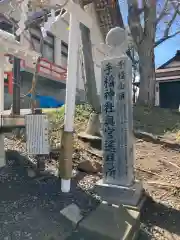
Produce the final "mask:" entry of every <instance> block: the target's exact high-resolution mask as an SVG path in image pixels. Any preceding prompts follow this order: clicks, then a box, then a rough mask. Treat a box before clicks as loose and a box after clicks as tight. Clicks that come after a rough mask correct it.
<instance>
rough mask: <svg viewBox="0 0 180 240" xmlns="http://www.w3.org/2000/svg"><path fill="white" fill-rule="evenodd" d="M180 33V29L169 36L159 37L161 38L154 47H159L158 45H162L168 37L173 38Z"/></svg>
mask: <svg viewBox="0 0 180 240" xmlns="http://www.w3.org/2000/svg"><path fill="white" fill-rule="evenodd" d="M178 34H180V31H177V32H175V33H173V34H171V35H169V36H164V37H163V38H161V39H159V40H157V41H156V42H155V44H154V47H157V46H158V45H160V44H161V43H163V42H165V41H166V40H168V39H171V38H173V37H175V36H177V35H178Z"/></svg>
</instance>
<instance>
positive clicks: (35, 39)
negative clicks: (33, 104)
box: [0, 0, 122, 107]
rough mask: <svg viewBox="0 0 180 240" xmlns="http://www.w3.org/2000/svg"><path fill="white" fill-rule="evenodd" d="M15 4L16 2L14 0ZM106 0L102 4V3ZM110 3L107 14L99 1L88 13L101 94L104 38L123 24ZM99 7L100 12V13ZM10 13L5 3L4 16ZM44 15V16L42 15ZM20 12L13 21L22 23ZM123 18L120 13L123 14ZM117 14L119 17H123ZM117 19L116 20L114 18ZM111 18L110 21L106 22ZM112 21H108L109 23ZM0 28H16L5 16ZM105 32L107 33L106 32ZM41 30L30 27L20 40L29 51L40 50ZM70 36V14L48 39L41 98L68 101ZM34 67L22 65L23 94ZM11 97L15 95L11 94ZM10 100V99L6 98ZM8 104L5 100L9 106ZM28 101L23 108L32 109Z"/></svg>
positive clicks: (81, 92)
mask: <svg viewBox="0 0 180 240" xmlns="http://www.w3.org/2000/svg"><path fill="white" fill-rule="evenodd" d="M13 2H15V0H14V1H13ZM102 2H103V1H101V4H102ZM107 2H109V1H104V6H106V7H107V9H108V10H107V9H106V11H105V10H103V8H102V5H101V6H99V5H98V1H93V3H92V2H91V1H89V3H88V4H87V5H86V6H85V11H86V12H87V13H88V14H89V15H90V16H91V17H92V20H93V28H92V29H91V42H92V52H93V61H94V69H95V77H96V86H97V91H98V93H100V87H101V69H100V66H101V61H102V60H103V58H104V56H105V54H104V52H103V49H102V48H101V43H103V42H104V37H105V35H106V33H107V31H108V30H109V29H110V28H111V27H113V26H114V25H120V24H121V25H122V20H121V19H118V21H117V17H116V16H115V15H114V13H113V12H108V11H110V10H111V11H113V10H114V9H112V6H111V5H109V3H107ZM97 8H99V9H100V11H101V14H100V11H99V12H98V14H97ZM8 10H9V5H7V4H6V3H4V5H3V4H2V3H1V5H0V13H3V12H5V11H6V12H7V11H8ZM114 11H116V12H117V11H119V7H118V5H117V7H115V10H114ZM39 14H40V15H41V13H40V12H39ZM19 15H20V12H19V9H18V8H17V10H16V11H15V12H13V19H15V20H16V21H18V20H19ZM119 15H120V13H119ZM119 15H117V16H119ZM112 16H113V17H112ZM106 17H107V19H106ZM106 20H108V21H106ZM0 28H4V30H9V29H12V24H11V23H10V22H9V21H7V19H5V18H4V16H3V15H1V16H0ZM102 30H103V31H102ZM40 31H41V30H40V28H38V27H36V25H34V26H32V27H31V28H30V31H29V32H28V31H26V32H24V34H22V35H21V37H20V41H21V42H22V43H23V44H25V45H27V46H28V47H29V48H33V49H35V50H36V51H38V52H39V51H40V38H41V32H40ZM68 35H69V15H68V14H66V15H65V17H64V18H59V20H58V21H57V22H56V23H54V25H53V26H52V28H51V30H50V31H49V32H48V34H47V37H46V38H45V39H44V44H43V49H42V55H43V59H42V60H41V62H40V65H39V79H38V84H37V93H38V94H39V95H48V96H52V97H54V98H56V99H57V100H64V98H65V87H66V69H67V58H68ZM81 55H82V54H81V40H80V41H79V59H77V61H78V66H79V70H78V73H77V74H78V82H77V100H78V101H84V100H85V92H84V79H83V69H82V59H81ZM33 71H34V69H33V67H32V66H31V65H30V64H29V63H27V62H23V61H22V62H21V94H22V95H25V94H26V93H27V92H28V91H29V90H30V88H31V83H32V72H33ZM10 95H11V94H10ZM5 100H6V99H5ZM7 100H8V103H7V104H6V105H7V107H9V105H10V103H11V96H9V95H8V96H7ZM6 102H7V101H5V103H6ZM27 105H28V99H27V101H26V100H24V101H22V107H28V106H27Z"/></svg>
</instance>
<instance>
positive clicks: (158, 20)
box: [156, 0, 169, 26]
mask: <svg viewBox="0 0 180 240" xmlns="http://www.w3.org/2000/svg"><path fill="white" fill-rule="evenodd" d="M168 3H169V0H166V1H165V4H164V6H163V9H162V10H161V13H160V14H159V16H158V17H157V19H156V26H157V25H158V23H159V22H160V21H161V20H162V18H163V17H164V16H166V14H167V11H166V10H167V6H168Z"/></svg>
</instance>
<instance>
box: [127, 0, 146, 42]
mask: <svg viewBox="0 0 180 240" xmlns="http://www.w3.org/2000/svg"><path fill="white" fill-rule="evenodd" d="M128 23H129V28H130V30H131V35H132V37H133V40H134V42H135V44H136V45H139V44H140V42H141V41H142V39H143V27H142V25H141V19H140V14H139V9H138V1H137V0H128Z"/></svg>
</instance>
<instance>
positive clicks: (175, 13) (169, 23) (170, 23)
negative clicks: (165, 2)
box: [164, 9, 178, 37]
mask: <svg viewBox="0 0 180 240" xmlns="http://www.w3.org/2000/svg"><path fill="white" fill-rule="evenodd" d="M177 15H178V9H176V10H175V12H174V14H173V15H172V18H171V20H170V21H169V22H168V23H167V27H166V29H165V31H164V37H167V36H168V35H169V31H170V29H171V27H172V24H173V23H174V21H175V19H176V17H177Z"/></svg>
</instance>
